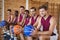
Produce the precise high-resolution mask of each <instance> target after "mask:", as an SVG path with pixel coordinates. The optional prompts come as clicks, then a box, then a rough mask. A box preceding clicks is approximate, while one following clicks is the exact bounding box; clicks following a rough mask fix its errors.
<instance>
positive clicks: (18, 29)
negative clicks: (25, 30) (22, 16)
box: [14, 25, 22, 34]
mask: <svg viewBox="0 0 60 40" xmlns="http://www.w3.org/2000/svg"><path fill="white" fill-rule="evenodd" d="M21 29H22V27H21V26H20V25H15V26H14V34H20V30H21Z"/></svg>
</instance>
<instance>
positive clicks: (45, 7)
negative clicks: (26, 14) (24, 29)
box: [38, 5, 48, 10]
mask: <svg viewBox="0 0 60 40" xmlns="http://www.w3.org/2000/svg"><path fill="white" fill-rule="evenodd" d="M42 8H44V9H45V10H48V6H46V5H42V6H40V7H39V8H38V9H42Z"/></svg>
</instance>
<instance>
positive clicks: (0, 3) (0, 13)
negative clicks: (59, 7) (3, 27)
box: [0, 0, 2, 21]
mask: <svg viewBox="0 0 60 40" xmlns="http://www.w3.org/2000/svg"><path fill="white" fill-rule="evenodd" d="M1 16H2V0H0V21H1Z"/></svg>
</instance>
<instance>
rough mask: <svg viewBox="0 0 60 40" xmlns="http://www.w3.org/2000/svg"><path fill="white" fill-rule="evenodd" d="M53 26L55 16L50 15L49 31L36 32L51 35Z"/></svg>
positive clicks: (54, 24)
mask: <svg viewBox="0 0 60 40" xmlns="http://www.w3.org/2000/svg"><path fill="white" fill-rule="evenodd" d="M55 26H56V21H55V18H54V17H52V18H51V20H50V27H49V31H43V32H38V34H40V35H51V34H52V32H53V30H54V27H55Z"/></svg>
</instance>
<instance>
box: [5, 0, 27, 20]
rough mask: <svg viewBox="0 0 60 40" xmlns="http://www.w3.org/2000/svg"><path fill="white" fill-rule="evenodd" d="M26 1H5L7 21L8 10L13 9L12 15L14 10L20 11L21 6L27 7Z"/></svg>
mask: <svg viewBox="0 0 60 40" xmlns="http://www.w3.org/2000/svg"><path fill="white" fill-rule="evenodd" d="M25 4H26V1H25V0H5V1H4V9H5V10H4V13H5V19H6V17H7V9H9V8H10V9H11V10H12V13H13V12H14V10H19V7H20V6H25Z"/></svg>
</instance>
